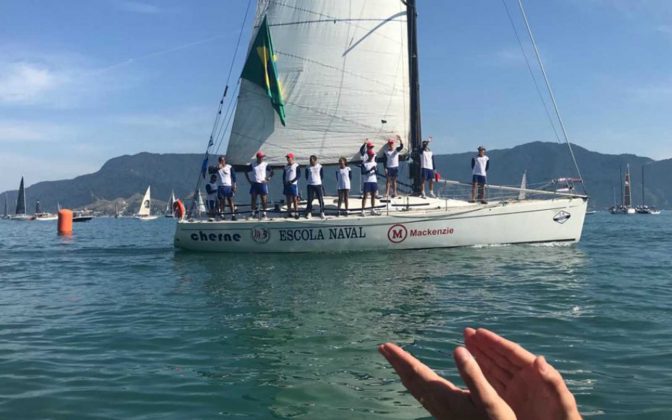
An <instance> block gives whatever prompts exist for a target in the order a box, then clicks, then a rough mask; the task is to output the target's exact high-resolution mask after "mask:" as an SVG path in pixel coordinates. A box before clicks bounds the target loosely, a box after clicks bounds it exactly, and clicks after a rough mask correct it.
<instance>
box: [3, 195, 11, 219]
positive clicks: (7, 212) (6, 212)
mask: <svg viewBox="0 0 672 420" xmlns="http://www.w3.org/2000/svg"><path fill="white" fill-rule="evenodd" d="M2 218H3V219H9V218H10V217H9V205H8V204H7V193H5V212H4V213H3V214H2Z"/></svg>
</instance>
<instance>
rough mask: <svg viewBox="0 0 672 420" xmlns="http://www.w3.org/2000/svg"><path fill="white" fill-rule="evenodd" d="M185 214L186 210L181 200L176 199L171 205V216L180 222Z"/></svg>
mask: <svg viewBox="0 0 672 420" xmlns="http://www.w3.org/2000/svg"><path fill="white" fill-rule="evenodd" d="M186 212H187V210H186V209H185V208H184V204H183V203H182V200H180V199H177V200H175V202H174V203H173V214H174V215H175V216H176V217H177V218H178V219H179V220H182V218H183V217H184V214H185V213H186Z"/></svg>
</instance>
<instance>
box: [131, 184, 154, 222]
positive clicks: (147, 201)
mask: <svg viewBox="0 0 672 420" xmlns="http://www.w3.org/2000/svg"><path fill="white" fill-rule="evenodd" d="M151 188H152V187H151V186H149V187H147V191H145V196H144V197H143V198H142V201H141V202H140V209H139V210H138V212H137V213H136V214H135V218H136V219H139V220H156V219H158V218H159V216H156V215H152V196H151V192H150V190H151Z"/></svg>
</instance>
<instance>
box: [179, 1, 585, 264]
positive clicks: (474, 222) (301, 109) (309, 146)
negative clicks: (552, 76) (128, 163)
mask: <svg viewBox="0 0 672 420" xmlns="http://www.w3.org/2000/svg"><path fill="white" fill-rule="evenodd" d="M415 4H416V2H415V1H414V0H408V1H405V2H401V1H389V0H352V1H349V2H331V1H318V0H315V1H313V2H310V3H305V2H302V1H298V0H287V1H284V2H281V3H280V2H267V1H259V4H258V7H257V16H256V19H255V25H254V28H255V30H254V31H255V33H254V34H253V36H252V39H251V44H250V47H249V55H248V57H247V59H246V61H245V65H244V68H243V70H242V74H241V78H240V83H239V86H240V88H239V92H238V94H237V95H234V97H236V98H237V105H236V107H235V117H234V118H233V125H232V127H231V129H230V133H231V134H230V138H229V142H228V150H227V153H226V161H227V162H228V163H230V164H231V165H233V166H234V167H235V168H243V167H248V165H249V163H250V160H251V159H252V157H253V156H255V154H256V155H257V156H262V157H263V156H264V155H266V156H268V160H267V162H268V164H269V165H271V166H274V165H275V166H276V167H277V166H280V165H281V164H282V163H283V159H284V158H285V156H287V157H288V158H289V155H290V154H291V156H292V159H294V156H296V163H298V164H299V165H301V166H303V167H305V166H306V165H307V164H308V162H309V157H310V156H311V155H316V156H319V159H320V162H321V163H322V164H323V165H325V166H326V165H336V164H337V163H338V161H339V158H340V157H346V158H347V161H348V162H349V163H359V162H361V161H362V159H363V158H362V157H360V154H359V153H357V150H358V149H359V148H360V145H361V144H362V141H363V139H369V140H370V141H371V143H372V147H371V148H372V149H373V150H374V153H375V154H380V153H381V152H382V151H383V149H382V146H383V144H385V143H387V140H388V139H390V138H394V137H395V136H397V135H399V136H400V138H405V139H408V140H410V148H408V149H405V148H403V146H401V147H402V148H403V150H402V151H401V154H402V155H403V156H404V157H405V158H410V159H409V161H410V165H408V166H407V168H405V169H408V171H409V173H410V179H411V181H412V187H413V193H412V194H413V195H412V196H397V197H395V198H392V199H389V200H386V201H385V202H384V206H383V208H379V209H378V210H380V212H373V211H372V213H373V215H370V216H363V215H360V214H359V212H360V211H361V210H364V209H361V208H359V207H357V206H352V205H351V206H350V210H352V211H354V212H355V214H351V215H349V216H348V217H336V216H335V215H333V211H332V212H330V208H329V206H327V209H326V210H327V211H326V213H327V214H326V215H325V216H324V217H323V218H320V219H308V218H307V219H298V220H296V219H291V218H282V217H277V216H278V215H279V214H278V213H270V214H271V217H270V218H268V219H266V218H264V219H262V220H260V219H257V218H248V219H247V220H240V219H239V220H216V218H214V217H210V219H201V218H199V216H198V213H200V212H201V211H202V209H199V208H200V207H201V206H200V203H198V201H199V200H198V197H200V196H201V191H200V186H201V182H202V180H203V179H205V176H206V173H207V168H208V166H207V164H208V155H209V154H210V153H211V148H213V147H214V145H215V143H220V142H221V139H217V138H213V136H214V135H216V134H217V133H226V132H228V131H229V130H228V128H229V127H228V123H225V122H224V121H226V120H225V119H221V118H220V117H219V116H220V115H222V106H223V103H224V97H223V98H222V101H221V102H220V108H219V112H218V114H217V115H218V116H217V118H216V120H215V125H214V127H213V130H212V133H213V134H212V135H211V137H210V139H209V142H208V147H207V150H206V155H205V159H204V162H203V165H202V169H201V175H200V176H199V180H198V184H197V187H196V191H195V193H194V195H193V200H194V202H193V203H192V205H191V206H190V211H189V212H188V214H187V215H185V216H184V217H182V218H181V219H180V220H179V221H178V223H177V226H176V232H175V239H174V244H175V246H176V247H179V248H185V249H191V250H198V251H214V252H262V253H263V252H328V251H362V250H393V249H421V248H445V247H457V246H471V245H491V244H517V243H544V242H577V241H579V240H580V238H581V232H582V228H583V222H584V218H585V213H586V208H587V197H586V196H585V195H581V194H578V193H575V192H573V191H569V192H566V193H563V192H558V191H537V190H530V189H527V188H525V187H523V188H510V187H498V188H500V189H501V190H503V191H508V192H509V193H511V197H505V198H501V199H492V198H490V199H489V202H486V201H485V200H484V199H481V200H480V201H479V202H478V203H475V202H469V201H468V200H467V199H464V200H462V199H457V198H455V197H454V196H453V198H447V197H449V196H444V197H442V198H425V197H419V195H420V194H421V192H422V191H424V186H423V183H424V180H425V179H424V178H423V177H422V175H423V173H421V166H420V164H419V163H420V154H419V153H420V152H419V150H420V148H421V143H423V141H422V136H421V125H420V113H419V109H420V106H419V105H420V96H419V95H420V91H419V71H418V59H417V57H418V51H417V37H416V8H415V7H416V6H415ZM326 11H328V16H329V19H315V16H322V15H323V14H324V13H325V12H326ZM521 12H524V11H523V10H522V5H521ZM353 21H357V22H358V23H357V25H352V24H351V22H353ZM530 36H531V33H530ZM344 46H347V47H344ZM372 51H375V52H376V53H375V54H372ZM276 56H277V60H276ZM234 58H235V57H234ZM539 64H540V66H541V62H540V63H539ZM381 69H384V71H381ZM546 82H547V86H548V88H549V92H550V85H549V84H548V81H547V80H546ZM226 91H228V87H227V89H225V93H224V96H226ZM556 113H557V109H556ZM558 116H559V114H558ZM558 119H559V118H558ZM560 124H562V122H561V121H560ZM563 132H564V127H563ZM216 140H217V141H216ZM565 140H567V138H565ZM408 143H409V142H406V144H408ZM567 144H568V146H569V148H570V153H572V152H571V145H570V144H569V141H568V140H567ZM261 150H263V153H261V152H260V151H261ZM215 153H216V151H215ZM362 156H363V155H362ZM371 156H373V155H371ZM572 158H573V153H572ZM577 172H579V171H578V166H577ZM579 178H580V172H579ZM257 182H258V181H257ZM264 182H265V181H264ZM437 182H438V181H437ZM448 184H451V185H460V184H459V183H457V182H454V181H443V185H448ZM468 187H470V185H469V186H467V188H468ZM493 188H495V187H493V186H490V185H489V186H488V190H489V191H490V190H492V189H493ZM209 194H210V192H209ZM213 194H214V193H213ZM208 200H210V199H208ZM331 200H333V198H326V201H331ZM354 201H355V200H352V202H354ZM278 206H279V204H278ZM197 209H199V210H198V211H197ZM332 209H333V206H332ZM260 214H261V213H260ZM211 216H212V214H211Z"/></svg>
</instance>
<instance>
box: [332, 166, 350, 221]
mask: <svg viewBox="0 0 672 420" xmlns="http://www.w3.org/2000/svg"><path fill="white" fill-rule="evenodd" d="M351 183H352V171H351V170H350V167H349V166H348V161H347V160H346V159H345V158H344V157H342V158H340V159H339V160H338V169H336V187H337V189H338V212H337V213H336V217H338V216H340V215H341V206H343V205H345V212H343V213H342V214H343V215H344V216H347V215H348V210H349V206H348V201H349V195H350V184H351Z"/></svg>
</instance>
